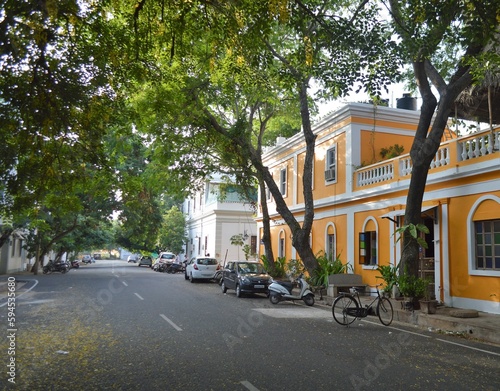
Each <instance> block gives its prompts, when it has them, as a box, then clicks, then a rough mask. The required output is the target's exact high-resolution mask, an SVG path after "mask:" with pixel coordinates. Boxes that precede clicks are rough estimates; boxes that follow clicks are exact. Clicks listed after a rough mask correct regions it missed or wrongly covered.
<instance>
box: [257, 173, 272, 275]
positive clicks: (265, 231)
mask: <svg viewBox="0 0 500 391" xmlns="http://www.w3.org/2000/svg"><path fill="white" fill-rule="evenodd" d="M259 189H260V199H261V208H262V242H263V243H264V252H265V255H266V258H267V259H268V261H269V263H270V265H272V268H273V269H274V254H273V248H272V246H271V224H270V222H271V219H270V218H269V209H268V207H267V202H266V201H267V200H266V198H267V197H266V186H265V183H264V180H263V179H262V177H259Z"/></svg>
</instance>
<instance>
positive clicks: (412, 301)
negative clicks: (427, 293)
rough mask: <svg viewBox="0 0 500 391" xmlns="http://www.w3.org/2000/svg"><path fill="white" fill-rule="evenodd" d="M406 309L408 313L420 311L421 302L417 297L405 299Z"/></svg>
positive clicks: (406, 297)
mask: <svg viewBox="0 0 500 391" xmlns="http://www.w3.org/2000/svg"><path fill="white" fill-rule="evenodd" d="M404 308H405V309H406V310H408V311H415V310H419V309H420V302H419V301H418V299H416V298H415V297H408V296H405V297H404Z"/></svg>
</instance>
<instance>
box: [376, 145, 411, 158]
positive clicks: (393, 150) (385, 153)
mask: <svg viewBox="0 0 500 391" xmlns="http://www.w3.org/2000/svg"><path fill="white" fill-rule="evenodd" d="M404 150H405V148H404V147H403V146H402V145H399V144H394V145H391V146H390V147H388V148H381V149H380V156H382V158H383V159H392V158H394V157H396V156H399V155H401V154H403V152H404Z"/></svg>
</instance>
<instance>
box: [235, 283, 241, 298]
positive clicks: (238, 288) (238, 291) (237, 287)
mask: <svg viewBox="0 0 500 391" xmlns="http://www.w3.org/2000/svg"><path fill="white" fill-rule="evenodd" d="M235 289H236V297H241V296H242V293H241V288H240V284H236V288H235Z"/></svg>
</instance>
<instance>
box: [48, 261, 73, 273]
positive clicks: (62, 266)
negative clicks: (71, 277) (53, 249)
mask: <svg viewBox="0 0 500 391" xmlns="http://www.w3.org/2000/svg"><path fill="white" fill-rule="evenodd" d="M42 270H43V274H47V273H52V272H61V273H62V274H64V273H66V272H67V271H68V270H69V265H68V264H67V263H66V262H54V261H52V260H51V259H50V260H49V263H47V264H46V265H45V266H44V267H43V269H42Z"/></svg>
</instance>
